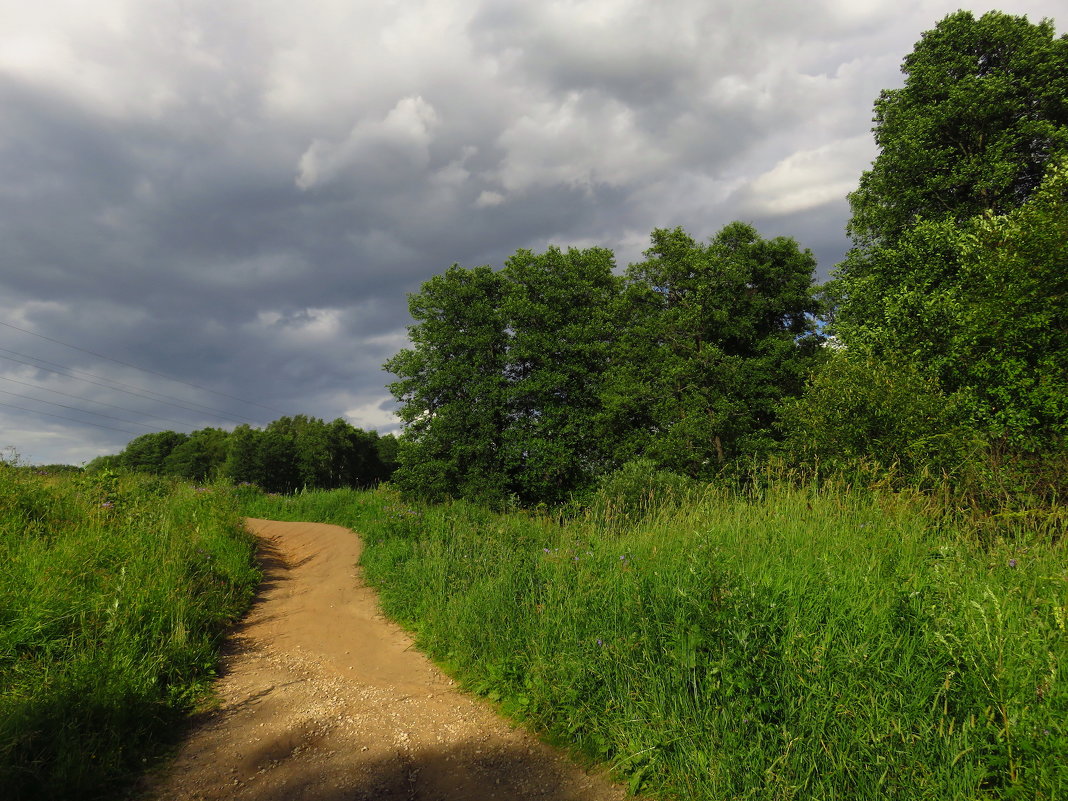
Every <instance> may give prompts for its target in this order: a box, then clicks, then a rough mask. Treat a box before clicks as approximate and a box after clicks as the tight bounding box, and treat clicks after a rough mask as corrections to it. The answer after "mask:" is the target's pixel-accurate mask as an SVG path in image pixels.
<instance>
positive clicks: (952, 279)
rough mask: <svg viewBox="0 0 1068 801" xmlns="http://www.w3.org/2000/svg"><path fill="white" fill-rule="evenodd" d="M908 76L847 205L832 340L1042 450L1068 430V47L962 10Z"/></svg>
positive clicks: (975, 420)
mask: <svg viewBox="0 0 1068 801" xmlns="http://www.w3.org/2000/svg"><path fill="white" fill-rule="evenodd" d="M903 70H904V72H905V73H906V76H907V77H906V81H905V86H904V87H903V88H901V89H897V90H891V91H887V92H883V94H882V95H881V97H880V98H879V100H878V101H877V103H876V127H875V129H874V130H875V137H876V141H877V143H878V145H879V148H880V153H879V156H878V158H877V159H876V160H875V162H874V164H873V165H872V169H871V170H870V171H868V172H866V173H865V174H864V176H863V177H862V179H861V184H860V188H859V189H858V190H857V191H856V192H855V193H854V194H853V195H852V196H851V197H850V200H851V203H852V207H853V217H852V220H851V222H850V226H849V227H850V231H851V232H852V234H853V237H854V240H855V247H854V249H853V250H852V251H851V252H850V253H849V254H848V256H847V258H846V260H845V261H844V262H843V263H842V264H841V265H839V268H838V271H837V273H836V280H835V281H834V283H833V286H832V289H831V294H832V295H833V296H834V297H835V298H836V300H837V308H836V311H835V315H834V329H835V333H836V334H837V335H838V336H839V337H840V339H841V340H842V342H843V343H844V344H845V345H846V346H847V354H848V357H849V358H855V359H858V360H860V361H861V362H865V363H869V364H878V363H883V364H887V365H892V364H896V365H909V367H910V369H913V370H915V371H918V373H917V374H918V375H920V376H922V377H923V378H924V379H925V380H927V379H929V380H932V381H934V382H935V383H934V384H933V385H932V386H933V387H934V389H933V391H935V392H936V393H945V394H946V396H947V397H948V398H950V399H951V401H952V406H953V408H954V409H955V410H956V411H957V413H958V414H959V416H960V419H959V420H958V423H959V424H960V425H962V426H964V427H965V428H967V429H968V430H970V431H972V432H975V433H978V434H982V435H984V436H986V437H987V438H988V440H999V441H1002V442H1008V443H1010V444H1012V446H1013V447H1019V448H1024V449H1028V450H1030V449H1035V448H1038V447H1040V446H1041V445H1042V444H1043V443H1048V442H1050V441H1051V437H1054V436H1056V435H1059V434H1061V433H1063V432H1064V430H1065V408H1064V402H1063V400H1061V399H1062V398H1063V397H1064V386H1065V374H1064V371H1065V369H1066V356H1068V342H1066V341H1065V333H1064V332H1065V313H1064V309H1065V308H1066V305H1068V303H1066V295H1065V275H1066V274H1068V269H1066V261H1065V251H1064V239H1065V220H1064V215H1065V202H1064V192H1065V180H1064V177H1063V172H1064V167H1063V164H1064V159H1065V158H1066V155H1068V38H1066V37H1064V36H1062V37H1060V38H1057V37H1056V36H1055V34H1054V29H1053V24H1052V23H1051V22H1049V21H1043V22H1042V23H1039V24H1037V25H1035V24H1031V23H1029V22H1028V21H1027V19H1026V18H1023V17H1014V16H1010V15H1007V14H1002V13H999V12H990V13H988V14H985V15H983V16H982V17H981V18H979V19H975V18H974V17H973V16H972V15H971V14H970V13H969V12H964V11H961V12H957V13H955V14H951V15H950V16H948V17H946V18H945V19H944V20H942V22H940V23H939V24H938V26H937V27H936V28H935V29H934V30H932V31H928V32H927V33H925V34H924V35H923V38H922V39H921V40H920V42H919V43H917V45H916V48H915V50H914V51H913V52H912V53H911V54H910V55H909V56H908V57H907V58H906V59H905V63H904V66H903ZM1044 175H1045V176H1046V179H1045V180H1046V183H1045V184H1043V183H1042V182H1043V176H1044ZM843 374H844V373H843ZM906 433H907V432H906ZM917 436H919V434H918V433H917Z"/></svg>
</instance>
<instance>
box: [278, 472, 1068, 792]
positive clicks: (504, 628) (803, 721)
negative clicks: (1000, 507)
mask: <svg viewBox="0 0 1068 801" xmlns="http://www.w3.org/2000/svg"><path fill="white" fill-rule="evenodd" d="M271 503H273V504H274V505H275V508H274V509H267V508H264V509H263V513H264V514H265V516H277V515H278V514H279V513H281V514H292V515H293V516H294V517H300V518H302V519H317V520H324V521H330V522H339V523H342V524H345V525H350V526H353V527H356V528H359V529H360V530H362V532H363V534H364V537H365V540H366V546H367V547H366V550H365V552H364V557H363V565H364V568H365V571H366V575H367V576H368V579H369V580H370V581H371V583H372V584H374V585H375V586H376V587H377V588H378V589H379V592H380V594H381V599H382V603H383V606H384V608H385V610H386V611H387V613H388V614H390V615H391V616H392V617H394V618H396V619H398V620H399V621H401V622H402V623H404V624H405V625H406V626H408V627H409V628H411V629H412V630H413V631H415V632H416V635H417V639H418V642H419V645H420V647H421V648H423V649H424V650H426V651H427V652H428V653H429V654H430V655H431V656H432V657H434V658H435V659H437V660H438V661H439V662H442V663H443V664H444V665H445V666H446V667H448V668H449V669H450V670H451V671H452V672H454V674H456V675H458V676H459V677H460V678H461V679H462V680H463V681H464V682H465V683H466V685H467V686H468V687H469V688H471V689H473V690H475V691H476V692H478V693H481V694H483V695H486V696H488V697H489V698H491V699H492V700H494V701H498V702H500V704H501V705H502V706H503V708H504V710H505V711H506V712H508V713H509V714H511V715H513V716H515V717H517V718H521V719H525V720H527V721H529V722H530V723H531V724H532V725H533V726H534V727H535V728H537V729H539V730H541V731H543V732H548V733H549V735H550V737H551V738H553V739H556V740H558V741H559V742H561V743H566V744H569V745H572V746H578V747H580V748H581V749H582V750H584V751H585V752H586V753H588V754H589V755H591V756H593V757H595V758H596V759H599V760H602V761H605V762H608V763H609V764H611V765H612V766H613V767H614V768H615V769H616V771H617V773H618V774H620V775H621V776H623V777H625V778H626V779H627V780H628V781H629V782H630V784H631V787H632V789H635V790H638V789H641V790H643V791H645V792H650V793H653V794H665V795H673V796H677V797H679V798H701V799H723V798H731V799H742V798H761V799H764V798H782V799H831V798H842V799H858V798H873V799H874V798H879V799H882V798H900V799H925V798H930V799H936V798H937V799H950V798H959V799H974V798H1017V797H1026V798H1049V799H1054V798H1060V797H1068V759H1065V755H1066V754H1068V726H1066V721H1068V674H1066V667H1068V632H1066V628H1065V627H1066V617H1068V569H1066V563H1065V559H1064V547H1063V544H1062V543H1061V542H1060V541H1058V540H1057V539H1056V538H1053V537H1051V536H1049V534H1048V531H1046V530H1045V529H1041V530H1035V529H1025V528H1022V527H1021V528H1018V529H1017V530H1015V531H1014V532H1011V536H1001V537H999V538H997V539H996V540H988V541H985V542H983V543H978V542H976V540H975V539H974V537H972V536H970V535H971V533H972V532H971V531H970V530H969V531H968V532H962V531H960V530H957V529H955V528H954V527H953V525H952V524H949V523H947V522H946V518H945V516H941V517H938V518H936V517H932V516H930V515H929V514H928V513H925V511H924V510H923V508H921V507H920V506H919V505H918V504H916V503H915V502H913V501H911V500H910V499H908V498H907V497H905V496H903V495H898V494H893V493H889V492H883V491H869V490H863V489H850V488H845V487H840V486H835V485H834V484H833V482H828V483H826V484H825V485H824V486H823V487H822V488H821V489H820V491H815V490H814V489H812V488H805V487H800V488H799V487H791V486H787V485H785V484H771V485H769V486H766V487H762V488H761V489H760V491H759V492H758V493H754V494H751V495H749V496H742V495H738V494H734V493H728V492H716V491H712V490H706V491H704V492H703V493H697V494H696V495H694V496H693V497H691V498H690V499H689V500H687V501H685V502H683V503H681V504H680V505H675V506H668V507H666V508H663V509H660V510H656V509H655V508H653V509H651V510H650V512H649V513H648V514H646V515H644V516H640V515H639V516H635V515H634V514H633V513H631V512H628V520H635V521H636V522H632V523H629V524H626V525H621V524H620V522H619V520H618V519H617V518H616V517H615V516H616V515H617V512H616V511H613V510H614V506H613V504H612V503H607V502H605V503H595V504H592V506H591V508H592V509H593V510H594V511H592V512H590V513H588V514H587V515H586V516H585V517H579V518H576V519H571V520H559V519H556V518H553V517H550V516H537V515H529V514H522V513H514V514H507V515H503V514H495V513H492V512H489V511H487V510H485V509H482V508H479V507H475V506H472V505H469V504H464V503H455V504H449V505H444V506H435V507H421V506H410V505H407V504H405V503H403V502H402V501H401V500H400V499H399V498H398V497H396V496H394V495H391V494H390V493H389V492H388V491H385V490H380V491H379V492H377V493H361V494H342V493H324V494H322V495H321V496H319V497H317V496H316V495H315V494H309V495H307V496H303V497H301V496H297V497H295V498H292V499H273V500H271ZM291 519H292V518H291Z"/></svg>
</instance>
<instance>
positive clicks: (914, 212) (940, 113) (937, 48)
mask: <svg viewBox="0 0 1068 801" xmlns="http://www.w3.org/2000/svg"><path fill="white" fill-rule="evenodd" d="M901 69H902V72H904V73H905V85H904V86H903V87H902V88H900V89H888V90H885V91H883V92H882V94H881V95H880V96H879V99H878V100H877V101H876V103H875V128H874V132H875V141H876V143H877V144H878V146H879V155H878V157H877V158H876V159H875V162H874V163H873V164H872V168H871V169H870V170H868V171H867V172H865V173H864V174H863V175H862V176H861V179H860V187H859V188H858V189H857V191H856V192H854V193H853V194H852V195H851V196H850V203H851V205H852V209H853V217H852V220H851V221H850V223H849V230H850V232H851V233H852V234H853V236H854V238H855V239H856V240H857V241H858V243H861V244H864V243H874V244H879V243H882V244H892V243H893V242H894V241H896V239H897V238H899V237H900V236H902V235H903V234H904V233H905V232H906V231H908V229H909V228H911V226H912V225H914V224H915V223H916V221H917V220H918V219H921V218H922V219H928V220H934V219H942V218H945V217H949V218H951V219H953V220H955V221H957V222H961V221H963V220H965V219H967V218H969V217H973V216H976V215H978V214H982V213H984V212H992V213H994V214H1004V213H1006V212H1008V211H1010V210H1011V209H1013V208H1016V207H1017V206H1019V205H1020V204H1021V203H1023V202H1024V201H1025V200H1026V199H1027V198H1028V197H1030V196H1031V195H1032V194H1033V193H1034V192H1035V190H1036V189H1037V188H1038V186H1039V183H1040V182H1041V180H1042V176H1043V174H1044V173H1045V169H1046V165H1047V163H1048V162H1049V161H1050V159H1052V158H1056V157H1057V156H1058V155H1062V154H1065V153H1068V37H1065V36H1061V37H1060V38H1057V37H1056V36H1055V33H1054V28H1053V23H1052V22H1050V21H1048V20H1044V21H1042V22H1040V23H1038V24H1032V23H1030V22H1028V20H1027V18H1026V17H1016V16H1011V15H1009V14H1003V13H1001V12H998V11H991V12H989V13H987V14H984V15H983V16H982V17H980V18H979V19H976V18H975V17H974V16H973V15H972V13H971V12H970V11H958V12H956V13H954V14H950V15H949V16H947V17H946V18H945V19H943V20H942V21H941V22H940V23H938V25H937V26H936V27H935V28H934V29H933V30H930V31H927V32H926V33H924V34H923V37H922V38H921V39H920V41H919V42H918V43H917V44H916V47H915V49H914V50H913V51H912V53H910V54H909V55H908V56H907V57H906V58H905V60H904V63H903V65H902V67H901Z"/></svg>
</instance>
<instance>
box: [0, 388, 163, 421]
mask: <svg viewBox="0 0 1068 801" xmlns="http://www.w3.org/2000/svg"><path fill="white" fill-rule="evenodd" d="M0 393H2V394H4V395H10V396H11V397H13V398H23V399H25V400H32V401H37V402H38V403H47V404H48V405H49V406H58V407H59V408H60V409H70V410H71V411H72V412H81V413H82V414H93V415H96V416H97V417H104V418H106V419H108V420H115V421H116V422H119V423H128V424H129V425H132V426H141V427H142V428H152V429H154V428H155V426H150V425H146V424H145V423H138V422H135V421H133V420H123V419H122V418H121V417H115V416H113V415H110V414H103V413H101V412H91V411H89V410H88V409H79V408H78V407H77V406H67V405H66V404H65V403H54V402H53V401H46V400H45V399H44V398H35V397H33V396H32V395H20V394H19V393H17V392H8V391H7V390H6V389H0Z"/></svg>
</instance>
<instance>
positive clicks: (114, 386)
mask: <svg viewBox="0 0 1068 801" xmlns="http://www.w3.org/2000/svg"><path fill="white" fill-rule="evenodd" d="M0 352H3V353H13V354H15V355H16V356H22V357H23V358H25V359H33V360H34V361H35V362H41V363H42V364H51V365H54V366H56V367H59V368H61V369H62V370H66V372H60V370H53V369H51V368H48V367H41V366H40V365H39V364H33V363H31V362H26V361H23V360H22V359H14V358H12V357H11V356H0V359H7V360H8V361H12V362H18V363H19V364H24V365H26V366H27V367H33V368H35V369H37V370H44V371H46V372H49V373H56V374H57V375H61V376H63V377H65V378H73V379H75V380H76V381H85V382H86V383H88V384H95V385H96V386H98V387H104V389H110V390H114V391H117V392H125V393H126V394H127V395H136V396H137V397H139V398H145V399H146V400H150V401H154V402H156V403H164V404H166V405H168V406H174V407H175V408H178V409H182V410H183V411H186V412H194V413H196V414H204V412H205V411H206V412H209V413H211V414H212V415H213V416H214V417H218V418H220V419H222V420H230V421H231V422H234V423H245V422H248V423H254V424H258V422H257V421H256V420H253V419H252V418H251V417H243V416H240V417H239V416H231V415H229V414H228V413H226V412H224V411H222V410H221V409H213V408H211V407H210V406H203V405H201V404H199V403H193V402H192V401H190V402H189V405H188V406H183V405H182V404H180V403H175V402H174V401H169V400H166V399H165V398H164V396H163V395H161V394H160V393H158V392H152V390H145V391H144V392H138V391H136V389H119V387H130V386H131V385H130V384H124V383H123V382H121V381H114V380H112V379H107V378H103V377H102V376H98V375H94V374H93V373H89V372H86V371H84V370H75V369H74V368H73V367H67V366H66V365H62V364H58V363H57V362H50V361H48V360H47V359H39V358H37V357H36V356H28V355H27V354H25V353H18V352H17V351H13V350H8V349H7V348H0ZM78 374H81V375H88V376H92V378H95V379H100V380H98V381H93V380H90V379H88V378H80V377H79V375H78ZM101 381H103V382H107V383H101ZM153 395H155V396H156V397H152V396H153ZM193 407H197V408H193Z"/></svg>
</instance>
